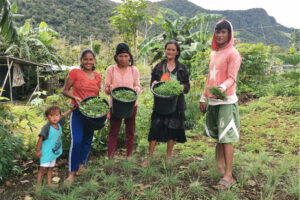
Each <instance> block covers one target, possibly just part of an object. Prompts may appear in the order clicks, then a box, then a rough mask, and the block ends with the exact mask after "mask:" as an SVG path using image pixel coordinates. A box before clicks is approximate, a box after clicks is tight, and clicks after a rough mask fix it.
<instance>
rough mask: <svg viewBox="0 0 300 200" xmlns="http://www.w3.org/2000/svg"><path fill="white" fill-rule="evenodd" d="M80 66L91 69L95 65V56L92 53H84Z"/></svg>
mask: <svg viewBox="0 0 300 200" xmlns="http://www.w3.org/2000/svg"><path fill="white" fill-rule="evenodd" d="M80 62H81V66H82V67H83V69H84V70H88V71H91V70H93V67H94V65H95V57H94V55H93V54H92V53H86V54H85V55H84V56H83V57H82V58H81V59H80Z"/></svg>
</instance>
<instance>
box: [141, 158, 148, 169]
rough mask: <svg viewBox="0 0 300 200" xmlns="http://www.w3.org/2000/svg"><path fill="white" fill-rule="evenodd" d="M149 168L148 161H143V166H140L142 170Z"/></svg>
mask: <svg viewBox="0 0 300 200" xmlns="http://www.w3.org/2000/svg"><path fill="white" fill-rule="evenodd" d="M148 166H149V161H148V160H145V161H144V162H143V164H142V167H143V168H146V167H148Z"/></svg>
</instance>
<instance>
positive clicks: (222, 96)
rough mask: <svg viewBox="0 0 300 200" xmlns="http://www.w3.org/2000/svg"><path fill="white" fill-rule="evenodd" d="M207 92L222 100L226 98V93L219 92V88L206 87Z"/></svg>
mask: <svg viewBox="0 0 300 200" xmlns="http://www.w3.org/2000/svg"><path fill="white" fill-rule="evenodd" d="M208 90H209V92H210V93H211V94H213V95H215V96H216V97H217V96H219V97H220V98H221V99H222V100H226V99H227V97H226V93H225V92H221V90H220V88H218V87H215V86H212V87H209V88H208Z"/></svg>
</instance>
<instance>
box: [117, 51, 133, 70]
mask: <svg viewBox="0 0 300 200" xmlns="http://www.w3.org/2000/svg"><path fill="white" fill-rule="evenodd" d="M116 59H117V61H118V65H119V67H127V66H128V65H129V61H130V55H129V54H128V53H120V54H118V55H117V57H116Z"/></svg>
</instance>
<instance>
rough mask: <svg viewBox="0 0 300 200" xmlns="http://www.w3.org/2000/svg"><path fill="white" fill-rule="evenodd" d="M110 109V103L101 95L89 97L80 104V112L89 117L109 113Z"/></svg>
mask: <svg viewBox="0 0 300 200" xmlns="http://www.w3.org/2000/svg"><path fill="white" fill-rule="evenodd" d="M108 109H109V107H108V105H107V104H106V103H105V102H104V101H103V99H102V98H100V97H96V98H91V99H88V100H87V101H85V102H82V103H81V104H80V106H79V110H80V112H81V113H83V114H85V115H87V116H89V117H101V116H103V115H105V114H106V113H107V111H108Z"/></svg>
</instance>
